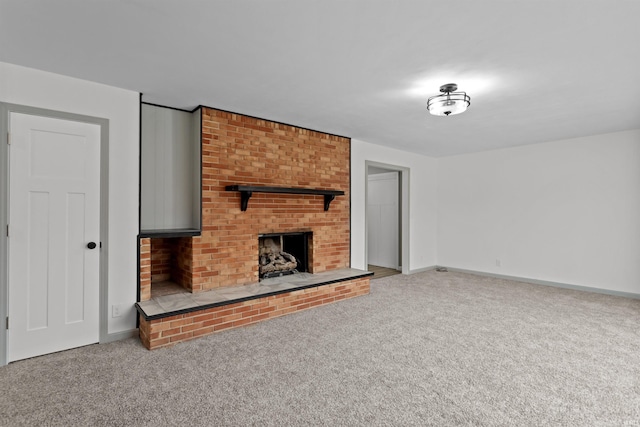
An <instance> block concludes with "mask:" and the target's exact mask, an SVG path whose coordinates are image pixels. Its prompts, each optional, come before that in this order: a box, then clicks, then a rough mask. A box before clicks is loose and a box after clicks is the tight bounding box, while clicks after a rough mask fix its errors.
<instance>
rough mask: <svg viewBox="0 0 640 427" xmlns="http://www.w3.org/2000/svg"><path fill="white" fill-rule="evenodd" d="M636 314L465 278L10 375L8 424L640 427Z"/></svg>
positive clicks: (573, 296) (15, 367) (24, 367)
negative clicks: (170, 343) (153, 348)
mask: <svg viewBox="0 0 640 427" xmlns="http://www.w3.org/2000/svg"><path fill="white" fill-rule="evenodd" d="M639 326H640V301H638V300H632V299H625V298H621V297H614V296H607V295H601V294H595V293H586V292H580V291H573V290H566V289H557V288H551V287H545V286H540V285H530V284H524V283H518V282H512V281H507V280H500V279H493V278H488V277H482V276H475V275H470V274H463V273H438V272H435V271H428V272H425V273H420V274H415V275H411V276H403V275H397V276H392V277H387V278H383V279H379V280H375V281H374V282H372V284H371V294H370V295H369V296H364V297H359V298H355V299H353V300H348V301H342V302H339V303H336V304H331V305H328V306H323V307H319V308H314V309H312V310H308V311H305V312H301V313H296V314H293V315H289V316H286V317H282V318H278V319H273V320H269V321H266V322H263V323H261V324H258V325H255V326H250V327H245V328H240V329H235V330H231V331H226V332H222V333H219V334H216V335H212V336H209V337H205V338H201V339H198V340H195V341H191V342H187V343H182V344H178V345H176V346H174V347H171V348H166V349H160V350H156V351H147V350H146V349H144V348H143V347H142V345H141V344H140V342H139V341H138V340H137V339H128V340H123V341H119V342H115V343H110V344H104V345H92V346H87V347H83V348H79V349H75V350H69V351H65V352H61V353H56V354H51V355H47V356H42V357H38V358H34V359H30V360H24V361H19V362H15V363H11V364H9V365H8V366H5V367H1V368H0V387H1V389H2V396H1V397H0V424H1V425H7V426H19V425H55V426H57V425H61V426H70V425H71V426H75V425H87V426H88V425H91V426H103V425H104V426H162V425H181V424H182V425H196V426H200V425H203V426H204V425H206V426H248V425H255V426H299V425H300V426H302V425H304V426H306V425H331V426H365V425H366V426H370V425H373V426H378V425H380V426H410V425H416V426H427V425H434V426H449V425H451V426H460V425H463V426H464V425H480V426H514V425H520V426H522V425H527V426H547V425H557V426H592V425H603V426H623V425H640V328H639Z"/></svg>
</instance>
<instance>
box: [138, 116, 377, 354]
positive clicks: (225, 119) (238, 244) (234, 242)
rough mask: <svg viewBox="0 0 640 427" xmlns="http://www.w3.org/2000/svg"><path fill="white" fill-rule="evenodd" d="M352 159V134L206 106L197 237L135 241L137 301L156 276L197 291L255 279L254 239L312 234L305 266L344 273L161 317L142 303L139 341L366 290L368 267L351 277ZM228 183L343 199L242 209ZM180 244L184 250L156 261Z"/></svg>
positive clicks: (254, 201)
mask: <svg viewBox="0 0 640 427" xmlns="http://www.w3.org/2000/svg"><path fill="white" fill-rule="evenodd" d="M349 155H350V140H349V139H348V138H344V137H340V136H335V135H330V134H326V133H321V132H316V131H311V130H307V129H302V128H297V127H294V126H290V125H285V124H281V123H275V122H270V121H267V120H261V119H257V118H253V117H247V116H243V115H239V114H234V113H229V112H225V111H220V110H215V109H211V108H203V109H202V168H203V169H202V233H201V235H200V236H193V237H184V238H181V240H180V241H179V243H176V242H170V241H168V240H169V239H165V240H164V241H158V242H155V240H154V239H149V238H141V239H140V300H141V301H145V300H149V299H150V298H151V288H152V286H153V279H154V276H158V275H163V274H164V275H167V274H173V275H178V276H179V277H180V281H181V285H182V286H183V287H184V289H185V290H187V291H189V292H191V293H193V294H198V293H205V292H209V291H216V290H218V291H220V290H222V291H224V289H225V288H236V287H241V286H247V285H254V284H257V283H259V277H258V276H259V273H258V270H259V265H258V236H259V235H264V234H271V233H299V232H307V233H313V239H312V242H311V244H310V245H309V254H308V269H309V272H310V273H313V274H314V275H317V274H321V273H327V272H329V273H330V272H335V271H343V270H344V271H346V272H347V273H346V274H347V278H346V279H345V280H342V279H340V280H338V281H336V280H333V279H335V278H333V279H332V280H330V281H329V283H324V284H319V285H314V286H307V287H305V288H304V289H299V290H291V291H290V292H289V291H287V292H284V291H280V292H278V293H270V292H266V293H267V294H269V295H268V296H265V297H256V298H249V299H246V298H244V299H242V301H239V302H238V301H236V302H233V303H231V304H222V305H220V304H218V303H216V304H215V306H211V304H210V305H209V306H208V307H206V308H203V309H201V310H197V309H195V310H190V311H188V312H181V313H174V314H173V315H170V314H171V313H168V314H167V315H165V316H163V317H158V316H153V315H152V316H149V315H145V313H144V310H141V309H140V306H139V307H138V310H139V311H140V312H141V316H140V336H141V339H142V341H143V343H144V344H145V346H147V348H150V349H151V348H157V347H161V346H165V345H170V344H172V343H175V342H179V341H184V340H186V339H191V338H194V337H196V336H200V335H203V334H208V333H212V332H215V331H218V330H221V329H226V328H229V327H235V326H241V325H244V324H249V323H254V322H257V321H260V320H264V319H268V318H271V317H274V316H280V315H283V314H287V313H290V312H293V311H297V310H301V309H306V308H310V307H313V306H316V305H320V304H326V303H329V302H334V301H337V300H340V299H344V298H348V297H352V296H358V295H362V294H366V293H368V292H369V277H368V273H367V272H362V273H363V274H362V275H361V276H362V277H357V275H356V276H353V271H350V269H349V268H348V267H349V261H350V253H349V251H350V230H349V225H350V217H349V215H350V208H349V203H350V194H349V191H350V185H349V166H350V159H349ZM233 185H251V186H269V187H290V188H313V189H322V190H338V191H343V192H344V195H340V196H336V197H335V199H334V200H333V201H332V202H331V206H330V209H329V210H327V211H325V210H324V199H323V197H322V196H319V195H301V194H262V193H254V194H253V195H252V197H251V200H250V202H249V206H248V208H247V210H246V211H241V209H240V194H239V193H238V192H232V191H231V192H230V191H226V190H225V188H226V187H227V186H233ZM172 245H173V246H172ZM176 245H179V248H180V251H181V253H182V252H183V253H184V254H187V255H186V256H185V255H177V256H174V258H173V259H174V261H172V262H173V264H171V263H170V262H165V263H164V265H163V266H156V263H157V262H158V260H159V259H164V258H167V254H168V253H171V250H172V248H175V247H176ZM156 248H157V249H158V250H155V249H156ZM176 265H179V268H177V267H176ZM172 266H173V267H172ZM172 268H173V270H172ZM172 271H173V273H171V272H172ZM305 274H308V273H305ZM163 277H164V276H163ZM165 314H166V313H165Z"/></svg>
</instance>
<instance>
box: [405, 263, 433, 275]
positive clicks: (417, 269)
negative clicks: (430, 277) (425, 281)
mask: <svg viewBox="0 0 640 427" xmlns="http://www.w3.org/2000/svg"><path fill="white" fill-rule="evenodd" d="M436 267H437V265H431V266H429V267H422V268H416V269H415V270H409V273H408V274H416V273H422V272H424V271H430V270H435V268H436Z"/></svg>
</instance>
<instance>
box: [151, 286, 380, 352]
mask: <svg viewBox="0 0 640 427" xmlns="http://www.w3.org/2000/svg"><path fill="white" fill-rule="evenodd" d="M368 293H369V277H365V278H361V279H354V280H350V281H344V282H340V283H334V284H332V285H325V286H320V287H316V288H308V289H300V290H297V291H293V292H287V293H283V294H279V295H273V296H269V297H264V298H260V299H254V300H249V301H244V302H239V303H234V304H229V305H223V306H220V307H215V308H209V309H205V310H199V311H194V312H192V313H186V314H178V315H176V316H171V317H165V318H164V319H158V320H149V321H147V320H144V318H143V317H142V316H141V317H140V339H141V341H142V343H143V344H144V346H145V347H146V348H148V349H149V350H153V349H156V348H160V347H166V346H169V345H172V344H175V343H177V342H182V341H187V340H190V339H193V338H197V337H200V336H203V335H210V334H212V333H215V332H219V331H222V330H225V329H230V328H236V327H239V326H244V325H250V324H253V323H257V322H260V321H263V320H266V319H272V318H274V317H280V316H283V315H285V314H289V313H293V312H296V311H301V310H306V309H308V308H312V307H316V306H319V305H323V304H329V303H332V302H336V301H340V300H344V299H347V298H352V297H356V296H360V295H366V294H368Z"/></svg>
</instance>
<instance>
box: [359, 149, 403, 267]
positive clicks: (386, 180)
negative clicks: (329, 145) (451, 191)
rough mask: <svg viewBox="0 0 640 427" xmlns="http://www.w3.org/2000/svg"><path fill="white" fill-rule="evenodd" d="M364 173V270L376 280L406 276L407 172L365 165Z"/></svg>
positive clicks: (389, 167) (370, 164)
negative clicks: (391, 276) (397, 275)
mask: <svg viewBox="0 0 640 427" xmlns="http://www.w3.org/2000/svg"><path fill="white" fill-rule="evenodd" d="M366 173H367V177H366V178H367V179H366V236H367V238H366V255H367V258H366V259H367V267H368V269H369V271H374V272H375V273H376V274H375V276H374V277H376V278H379V277H384V276H388V275H392V274H398V273H400V272H403V273H408V262H406V261H407V254H408V245H407V243H408V235H407V234H408V218H407V216H408V175H409V171H408V169H407V168H402V167H398V166H393V165H385V164H380V163H374V162H367V165H366ZM405 270H406V271H405Z"/></svg>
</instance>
